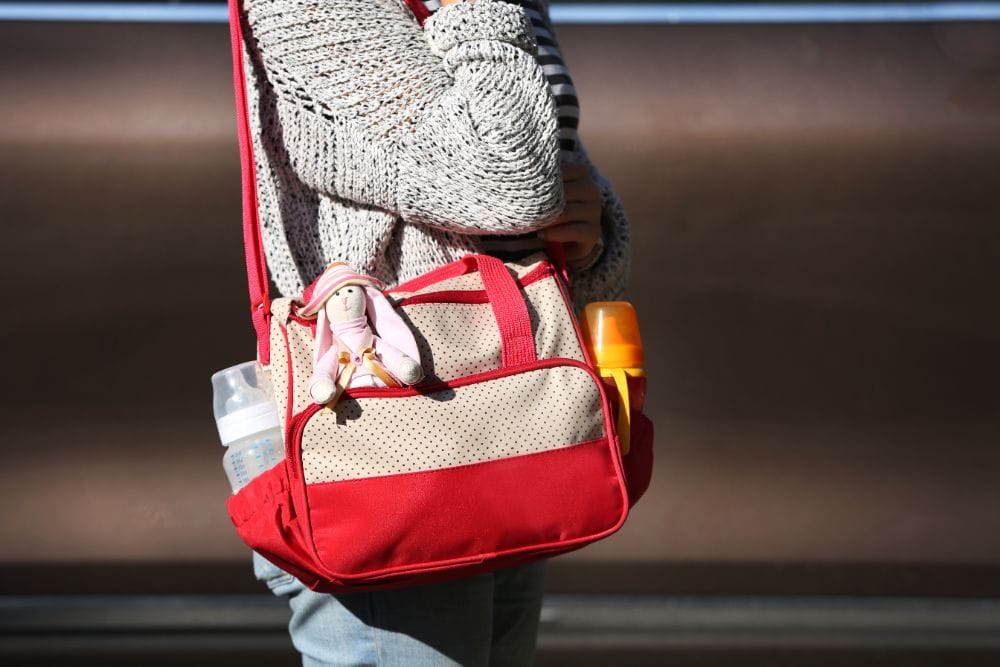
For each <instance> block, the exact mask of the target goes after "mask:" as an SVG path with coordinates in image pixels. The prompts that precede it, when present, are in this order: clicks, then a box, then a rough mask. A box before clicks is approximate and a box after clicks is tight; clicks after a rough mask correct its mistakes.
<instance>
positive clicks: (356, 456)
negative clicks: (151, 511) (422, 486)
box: [301, 366, 605, 484]
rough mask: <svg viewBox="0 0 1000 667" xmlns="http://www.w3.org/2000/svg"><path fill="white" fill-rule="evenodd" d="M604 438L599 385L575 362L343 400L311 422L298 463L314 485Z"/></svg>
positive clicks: (483, 459)
mask: <svg viewBox="0 0 1000 667" xmlns="http://www.w3.org/2000/svg"><path fill="white" fill-rule="evenodd" d="M553 415H559V417H560V418H559V419H553ZM604 435H605V433H604V413H603V410H602V405H601V397H600V391H599V389H598V387H597V381H596V380H594V379H593V378H592V377H591V375H590V374H589V373H588V372H587V371H585V370H584V369H582V368H579V367H577V366H554V367H549V368H539V369H535V370H531V371H527V372H524V373H518V374H515V375H508V376H504V377H500V378H496V379H493V380H489V381H486V382H479V383H476V384H470V385H465V386H462V387H458V388H455V389H446V390H442V391H437V392H432V393H429V394H420V395H417V396H406V397H387V398H357V399H353V398H343V399H341V400H340V401H339V402H338V403H337V404H336V406H335V408H334V410H330V409H323V410H320V411H319V412H317V413H316V414H315V415H314V416H313V417H312V418H311V419H310V420H309V422H308V424H306V426H305V429H304V431H303V434H302V444H301V447H302V464H303V470H304V472H305V481H306V483H307V484H314V483H322V482H333V481H338V480H347V479H361V478H365V477H378V476H384V475H393V474H398V473H409V472H420V471H429V470H440V469H443V468H450V467H455V466H462V465H469V464H474V463H483V462H486V461H495V460H498V459H503V458H508V457H513V456H521V455H525V454H533V453H536V452H544V451H551V450H555V449H559V448H562V447H568V446H572V445H574V444H577V443H582V442H588V441H592V440H596V439H599V438H602V437H604Z"/></svg>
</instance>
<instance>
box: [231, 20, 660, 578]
mask: <svg viewBox="0 0 1000 667" xmlns="http://www.w3.org/2000/svg"><path fill="white" fill-rule="evenodd" d="M231 21H232V37H233V45H234V49H233V57H234V83H235V86H236V91H237V115H238V122H239V137H240V152H241V158H242V166H243V197H244V199H243V205H244V206H243V210H244V241H245V245H246V252H247V266H248V273H249V277H250V293H251V302H252V306H253V310H252V313H253V321H254V326H255V329H256V332H257V338H258V358H259V361H260V363H261V365H262V366H263V367H264V368H265V369H266V371H267V372H268V373H269V375H270V380H271V384H272V386H273V387H274V388H275V398H276V400H277V403H278V407H279V413H280V414H281V416H282V420H283V427H284V433H285V452H286V458H285V460H284V461H283V462H282V463H281V464H279V465H277V466H275V467H274V468H272V469H271V470H269V471H267V472H265V473H264V474H263V475H261V476H260V477H257V478H256V479H254V480H253V481H251V482H250V484H249V485H247V486H246V487H244V488H243V489H241V490H240V491H239V492H238V493H237V494H236V495H234V496H232V497H231V498H230V499H229V501H228V509H229V513H230V516H231V518H232V520H233V523H234V524H235V526H236V529H237V532H238V533H239V535H240V537H241V538H242V539H243V540H244V541H245V542H246V543H247V544H248V545H249V546H250V547H252V548H253V549H254V550H256V551H257V552H259V553H260V554H261V555H263V556H264V557H265V558H267V559H268V560H270V561H272V562H273V563H275V564H276V565H278V566H279V567H281V568H282V569H284V570H286V571H288V572H290V573H291V574H293V575H295V576H297V577H298V578H299V579H301V580H302V581H303V582H304V583H305V584H306V585H307V586H309V587H310V588H313V589H315V590H321V591H328V592H338V591H350V590H371V589H375V588H389V587H394V586H403V585H413V584H418V583H425V582H430V581H437V580H442V579H447V578H453V577H458V576H464V575H468V574H472V573H476V572H481V571H488V570H493V569H496V568H500V567H505V566H510V565H514V564H518V563H523V562H527V561H531V560H537V559H540V558H545V557H549V556H553V555H556V554H559V553H564V552H567V551H570V550H573V549H576V548H579V547H581V546H583V545H585V544H587V543H589V542H593V541H594V540H598V539H600V538H603V537H606V536H608V535H610V534H611V533H613V532H615V531H616V530H617V529H618V528H619V527H620V526H621V525H622V523H623V522H624V521H625V518H626V516H627V514H628V511H629V507H630V506H631V505H632V504H633V503H634V502H635V501H636V500H637V499H638V497H639V496H640V495H641V494H642V493H643V492H644V491H645V488H646V486H647V485H648V483H649V477H650V472H651V467H652V424H651V423H650V422H649V420H648V419H647V418H646V417H645V416H644V415H641V414H633V417H632V422H633V431H632V435H631V440H632V444H631V451H630V453H629V454H628V455H627V456H625V457H622V456H621V454H620V451H619V443H618V437H617V434H616V433H615V423H616V420H615V415H614V414H613V412H614V408H613V406H614V405H616V401H615V400H614V397H609V395H608V393H607V392H608V389H607V388H606V386H605V385H604V383H603V382H602V381H601V379H600V377H599V376H598V375H597V374H596V373H595V372H594V369H593V368H592V367H591V365H590V363H589V360H588V356H587V353H586V351H585V349H584V346H583V344H582V342H581V336H580V331H579V328H578V326H577V322H576V319H575V317H574V315H573V311H572V307H571V301H570V299H569V298H568V295H567V289H566V284H565V279H564V276H565V274H564V273H561V272H560V271H558V270H556V268H554V266H553V264H552V263H551V262H550V261H549V260H548V259H547V258H546V256H545V255H544V254H541V253H539V254H538V255H535V256H533V257H531V258H528V259H526V260H524V261H522V262H518V263H506V264H505V263H504V262H501V261H500V260H499V259H497V258H494V257H489V256H485V255H469V256H466V257H465V258H463V259H462V260H460V261H457V262H453V263H451V264H448V265H445V266H442V267H440V268H438V269H436V270H434V271H432V272H430V273H427V274H424V275H422V276H420V277H418V278H416V279H414V280H411V281H409V282H406V283H404V284H402V285H399V286H397V287H395V288H393V289H391V290H388V292H387V295H388V296H389V298H390V300H391V301H392V302H393V305H394V308H395V309H396V310H397V312H398V313H399V314H400V315H401V316H402V317H403V319H404V320H405V321H406V322H408V323H409V324H410V325H411V328H412V330H413V332H414V334H415V336H416V338H417V342H418V345H419V347H420V357H421V363H422V366H423V369H424V374H425V376H424V379H423V380H422V381H421V382H420V383H419V384H418V385H416V386H415V387H404V388H390V387H365V388H350V389H347V391H346V392H345V393H344V394H343V396H342V397H341V398H340V399H339V400H338V401H337V402H336V404H335V405H334V406H333V408H332V409H330V408H325V407H324V406H322V405H318V404H315V403H313V402H312V400H311V399H310V397H309V392H308V385H309V382H310V377H311V373H312V362H313V341H314V336H315V320H309V319H306V318H303V317H302V316H301V315H300V314H299V313H298V309H299V307H301V305H302V301H301V300H297V299H289V298H280V299H275V300H273V301H271V300H270V299H269V298H268V294H267V285H268V283H267V273H266V265H265V260H264V254H263V250H262V247H261V239H260V227H259V221H258V217H257V203H256V194H255V180H254V173H253V168H254V161H253V156H252V154H251V146H252V144H251V141H250V127H249V124H248V122H247V115H246V93H245V88H244V82H243V78H242V71H243V70H242V64H241V59H242V45H241V42H240V39H241V37H240V31H239V25H238V21H236V20H235V17H234V16H231Z"/></svg>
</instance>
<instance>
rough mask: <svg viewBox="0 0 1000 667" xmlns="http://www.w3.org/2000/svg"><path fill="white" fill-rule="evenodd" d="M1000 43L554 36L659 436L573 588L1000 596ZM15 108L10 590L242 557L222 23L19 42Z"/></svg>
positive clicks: (1, 63)
mask: <svg viewBox="0 0 1000 667" xmlns="http://www.w3.org/2000/svg"><path fill="white" fill-rule="evenodd" d="M998 33H1000V26H998V25H997V24H982V25H969V26H961V25H952V26H934V25H905V26H903V25H867V26H851V25H840V26H774V27H768V26H757V27H746V26H743V27H736V26H717V27H704V26H703V27H699V26H673V27H671V26H643V27H639V26H631V27H629V26H618V27H596V26H589V27H584V26H561V27H560V28H559V34H560V38H561V42H562V44H563V48H564V50H565V53H566V57H567V60H568V62H569V64H570V66H571V68H572V71H573V73H574V77H575V79H576V82H577V85H578V88H579V93H580V98H581V101H582V105H583V121H582V127H581V130H582V134H583V137H584V139H585V141H586V143H587V145H588V148H589V151H590V153H591V157H592V158H593V160H594V161H595V163H596V164H597V165H598V166H599V167H600V168H601V169H602V171H604V172H605V174H606V175H607V176H608V177H609V178H610V179H611V181H612V182H613V183H614V184H615V185H616V186H617V188H618V190H619V192H620V194H621V196H622V197H623V199H624V201H625V204H626V207H627V210H628V211H629V213H630V215H631V217H632V220H633V226H634V229H633V235H634V240H635V270H634V276H633V282H632V288H631V292H630V297H631V298H632V299H633V300H634V302H635V303H636V304H637V307H638V308H639V312H640V318H641V322H642V324H643V327H644V336H645V341H646V347H647V349H648V351H649V362H648V369H649V374H650V377H651V387H650V399H649V400H650V403H651V412H652V414H653V416H654V418H655V419H656V424H657V429H658V438H657V448H658V449H657V457H658V458H657V467H656V475H655V478H654V481H653V487H652V489H651V491H650V492H649V494H648V496H647V497H646V498H645V499H644V500H643V502H642V503H641V504H640V506H639V507H638V508H637V510H636V511H635V514H634V516H633V518H632V519H631V521H630V523H629V524H628V525H627V526H626V527H625V528H624V529H623V530H622V531H621V533H619V534H618V535H617V536H615V537H614V538H612V539H609V540H607V541H605V542H603V543H601V544H597V545H594V546H592V547H589V548H587V549H585V550H584V551H582V552H579V553H577V554H574V555H572V556H569V557H567V558H566V559H563V561H562V562H563V563H564V565H563V566H562V567H564V571H568V570H569V569H571V568H572V567H573V566H580V565H581V564H582V565H586V564H590V563H607V564H609V570H608V571H615V568H617V570H618V571H619V572H620V571H621V567H620V564H622V563H623V562H625V561H629V562H634V561H638V562H639V563H638V564H639V565H641V564H645V567H646V569H644V570H642V571H643V572H653V573H654V574H655V575H656V576H660V575H663V573H664V572H668V573H669V572H670V571H671V570H670V568H671V567H678V568H683V567H691V568H694V569H695V570H698V571H699V572H704V570H703V569H699V568H703V567H709V568H710V569H711V568H717V569H716V570H712V571H713V572H716V574H715V575H712V576H709V577H707V579H708V580H712V577H713V576H716V577H717V576H720V575H718V572H719V571H723V570H725V568H726V567H728V566H729V565H731V566H732V567H750V568H752V567H754V566H756V565H766V566H768V567H776V568H778V569H776V570H772V576H773V577H776V579H775V580H776V581H780V579H781V576H782V572H783V571H784V572H791V571H792V570H789V569H786V570H782V569H781V568H782V567H785V568H795V567H806V568H807V569H808V567H810V566H816V567H819V568H827V569H826V570H824V571H825V572H827V575H829V573H830V572H840V573H841V574H840V575H837V576H839V577H840V578H839V579H837V581H839V582H840V584H838V586H839V588H838V589H837V590H841V591H846V592H850V591H852V590H855V588H856V587H857V585H856V584H855V583H852V579H851V576H850V573H851V572H852V570H851V569H850V568H851V567H852V565H857V566H858V567H862V566H864V567H885V568H888V570H887V571H895V570H894V569H893V568H896V567H897V566H898V567H902V568H907V567H909V568H911V569H910V570H908V571H910V572H916V571H917V570H916V569H913V568H919V567H925V566H926V567H944V568H951V569H952V570H953V571H964V570H962V568H980V569H981V571H984V572H986V573H987V574H988V575H989V576H990V577H992V578H991V579H990V581H989V582H984V583H983V585H984V586H986V587H987V588H989V586H992V587H993V589H991V590H994V591H1000V577H998V576H997V574H996V573H997V571H998V570H1000V533H998V532H997V531H996V530H995V526H996V523H997V520H998V518H1000V491H998V490H997V484H996V480H997V478H998V473H1000V448H998V447H997V439H998V436H1000V390H998V389H997V380H996V378H997V377H1000V315H998V312H997V309H996V307H995V304H996V299H995V294H996V290H997V288H998V286H1000V271H998V269H997V263H998V260H1000V227H998V225H997V224H996V222H997V219H998V217H1000V166H998V165H1000V47H998V46H997V45H998V44H1000V39H997V36H998ZM0 91H2V98H3V103H2V104H0V219H2V220H3V223H4V227H3V228H4V234H5V238H4V241H3V243H2V244H0V253H2V260H3V261H2V264H0V276H2V278H3V282H4V284H5V285H7V286H8V289H7V294H8V306H7V308H6V311H7V314H6V316H5V317H4V326H3V328H2V332H0V335H2V342H3V348H2V349H4V350H6V351H7V355H8V358H7V363H6V364H4V369H5V371H6V373H5V375H6V379H7V381H6V382H4V383H2V388H0V416H2V422H0V434H2V436H3V439H4V450H3V451H4V454H5V457H4V459H5V463H6V465H4V466H3V467H2V468H0V498H2V500H3V501H4V506H5V507H6V508H7V509H5V510H4V512H3V513H2V514H0V562H3V563H6V564H7V565H8V566H9V567H14V565H15V564H19V563H20V564H25V563H44V562H48V563H54V564H66V563H71V562H90V563H109V562H118V561H126V562H129V563H151V562H163V561H168V562H194V563H202V562H208V561H212V562H230V561H238V560H242V559H244V558H245V554H246V551H245V548H244V547H243V546H242V544H241V543H240V542H238V540H237V539H236V537H235V535H234V533H233V531H232V529H231V526H230V525H229V521H228V518H227V517H226V515H225V511H224V508H223V505H222V503H223V501H224V500H225V497H226V494H227V487H226V483H225V479H224V476H223V473H222V470H221V466H220V457H221V454H222V449H221V447H219V446H218V444H217V441H216V436H215V432H214V426H213V423H212V420H211V411H210V391H209V383H208V378H209V375H210V374H211V373H212V372H213V371H214V370H217V369H218V368H221V367H224V366H227V365H229V364H232V363H236V362H238V361H242V360H245V359H246V358H249V357H251V356H252V355H253V342H252V338H251V334H250V329H249V326H248V323H247V321H248V320H247V313H246V308H245V303H246V302H245V296H244V287H243V282H242V280H243V277H242V270H243V269H242V258H241V252H242V251H241V247H240V231H239V224H240V221H239V196H238V187H239V184H238V180H239V177H238V163H237V152H236V147H235V141H234V137H235V126H234V121H233V117H232V99H231V89H230V72H229V63H228V44H227V34H226V29H225V27H224V26H221V25H215V26H190V25H187V26H169V25H159V26H154V25H124V24H123V25H90V24H77V25H60V24H27V23H21V24H17V23H7V24H0ZM193 325H197V326H193ZM727 564H728V565H727ZM650 568H652V569H650ZM982 568H985V570H982ZM676 571H683V570H675V572H676ZM859 571H860V570H859ZM977 571H979V570H977ZM844 572H847V573H848V574H847V575H844V574H843V573H844ZM556 573H557V574H558V566H557V570H556ZM775 573H776V574H775ZM830 576H832V575H830ZM670 581H673V583H674V584H677V585H678V586H680V587H683V582H679V581H678V580H677V579H676V578H675V579H673V580H670ZM715 581H724V579H718V578H716V579H715ZM904 583H905V582H904ZM917 584H919V582H917ZM650 585H653V584H651V583H650ZM654 587H655V586H654ZM670 587H671V584H670V583H668V584H666V585H665V588H667V589H669V588H670ZM708 587H709V588H711V584H709V585H708ZM717 588H718V589H719V590H720V592H725V589H726V585H725V584H719V585H718V586H717ZM751 588H752V586H751ZM791 588H795V586H791ZM806 588H808V586H806ZM945 588H947V587H945ZM946 592H947V591H946Z"/></svg>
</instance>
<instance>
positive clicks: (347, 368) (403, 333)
mask: <svg viewBox="0 0 1000 667" xmlns="http://www.w3.org/2000/svg"><path fill="white" fill-rule="evenodd" d="M384 289H385V285H383V284H382V283H381V282H379V281H378V280H376V279H375V278H372V277H371V276H365V275H361V274H358V273H356V272H355V271H354V270H353V269H351V267H349V266H348V265H347V264H345V263H343V262H334V263H333V264H331V265H330V266H328V267H327V268H326V270H325V271H323V273H322V274H321V275H320V277H319V278H317V279H316V280H315V282H313V284H312V285H310V286H309V288H308V289H307V290H306V291H305V293H304V294H303V299H304V300H305V305H304V306H303V307H302V308H300V309H299V314H300V315H301V316H303V317H306V318H310V319H311V318H313V317H315V318H316V342H315V345H314V348H313V374H312V379H311V380H310V382H309V395H310V396H311V397H312V399H313V401H315V402H316V403H320V404H325V403H331V402H335V401H336V400H337V398H339V396H340V394H341V392H343V390H344V389H347V388H348V387H400V386H403V385H412V384H416V383H417V382H419V381H420V379H421V378H422V377H423V369H422V368H421V366H420V353H419V351H418V349H417V342H416V339H415V338H414V336H413V332H412V331H410V328H409V327H408V326H407V325H406V322H404V321H403V319H402V318H401V317H400V316H399V314H398V313H397V312H396V311H395V310H394V309H393V307H392V304H391V303H390V302H389V300H388V299H387V298H386V296H385V294H383V290H384Z"/></svg>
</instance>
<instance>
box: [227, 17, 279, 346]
mask: <svg viewBox="0 0 1000 667" xmlns="http://www.w3.org/2000/svg"><path fill="white" fill-rule="evenodd" d="M229 35H230V41H231V42H232V47H233V90H234V91H235V93H236V124H237V136H238V138H239V145H240V166H241V172H242V181H243V246H244V248H245V250H246V263H247V281H248V283H249V287H250V309H251V310H250V317H251V320H252V321H253V328H254V331H255V332H256V334H257V357H258V359H259V360H260V363H261V364H262V365H265V366H266V365H267V364H268V363H270V356H271V345H270V326H269V320H270V318H271V301H270V298H269V297H268V293H267V260H266V259H265V257H264V244H263V242H262V240H261V236H260V216H259V213H258V211H257V175H256V169H255V163H254V157H253V138H252V137H251V135H250V120H249V117H248V111H247V90H246V80H245V79H244V78H243V31H242V28H241V27H240V7H239V0H229Z"/></svg>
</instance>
